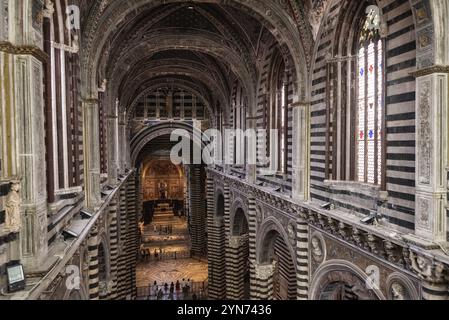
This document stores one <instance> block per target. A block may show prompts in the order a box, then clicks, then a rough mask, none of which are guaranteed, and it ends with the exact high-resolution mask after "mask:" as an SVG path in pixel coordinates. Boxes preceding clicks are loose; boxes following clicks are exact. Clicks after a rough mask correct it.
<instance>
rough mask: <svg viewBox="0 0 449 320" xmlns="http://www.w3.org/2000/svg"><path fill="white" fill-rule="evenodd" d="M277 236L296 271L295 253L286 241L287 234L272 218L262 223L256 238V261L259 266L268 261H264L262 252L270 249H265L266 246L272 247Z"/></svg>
mask: <svg viewBox="0 0 449 320" xmlns="http://www.w3.org/2000/svg"><path fill="white" fill-rule="evenodd" d="M276 234H277V236H280V237H282V239H283V241H284V243H285V245H286V246H287V248H288V252H289V253H290V258H291V260H292V262H293V264H294V266H295V270H296V259H295V256H296V255H295V251H294V249H293V247H292V245H291V243H290V241H288V234H287V232H286V231H285V229H284V227H283V226H282V224H281V223H280V222H279V221H278V220H277V219H276V218H274V217H269V218H267V219H265V220H264V221H263V222H262V225H261V226H260V229H259V231H258V233H257V236H256V261H257V262H258V263H259V264H267V263H269V261H266V260H267V259H264V250H266V249H271V247H269V248H267V247H266V245H269V246H273V245H274V243H273V242H274V241H273V240H274V239H275V238H276Z"/></svg>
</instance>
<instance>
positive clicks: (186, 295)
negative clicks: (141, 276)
mask: <svg viewBox="0 0 449 320" xmlns="http://www.w3.org/2000/svg"><path fill="white" fill-rule="evenodd" d="M191 286H192V287H189V288H188V289H187V288H184V289H180V290H174V291H173V292H170V288H169V287H167V290H165V289H164V287H161V288H158V289H155V288H154V287H153V286H148V287H138V288H137V298H136V299H137V300H207V295H208V289H209V280H208V279H206V280H205V281H203V282H193V283H192V284H191ZM159 289H160V290H159ZM156 291H157V292H156Z"/></svg>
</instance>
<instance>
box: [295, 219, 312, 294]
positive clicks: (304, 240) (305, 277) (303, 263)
mask: <svg viewBox="0 0 449 320" xmlns="http://www.w3.org/2000/svg"><path fill="white" fill-rule="evenodd" d="M296 239H297V243H296V265H297V269H298V270H296V280H297V299H298V300H308V298H309V225H308V223H307V221H306V220H304V219H303V218H298V219H297V221H296Z"/></svg>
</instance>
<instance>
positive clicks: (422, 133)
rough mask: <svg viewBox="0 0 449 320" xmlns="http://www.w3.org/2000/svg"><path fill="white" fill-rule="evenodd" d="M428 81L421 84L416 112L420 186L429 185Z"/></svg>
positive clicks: (429, 85)
mask: <svg viewBox="0 0 449 320" xmlns="http://www.w3.org/2000/svg"><path fill="white" fill-rule="evenodd" d="M430 89H431V83H430V81H423V82H421V88H420V92H419V110H418V153H419V156H418V159H419V166H418V168H419V171H418V175H419V176H418V178H419V183H421V184H426V185H428V184H430V177H431V158H430V157H431V155H432V148H433V145H432V139H431V137H432V127H431V110H430Z"/></svg>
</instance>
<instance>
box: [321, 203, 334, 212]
mask: <svg viewBox="0 0 449 320" xmlns="http://www.w3.org/2000/svg"><path fill="white" fill-rule="evenodd" d="M321 208H323V209H324V210H334V209H335V205H334V204H333V203H332V202H327V203H325V204H322V205H321Z"/></svg>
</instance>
